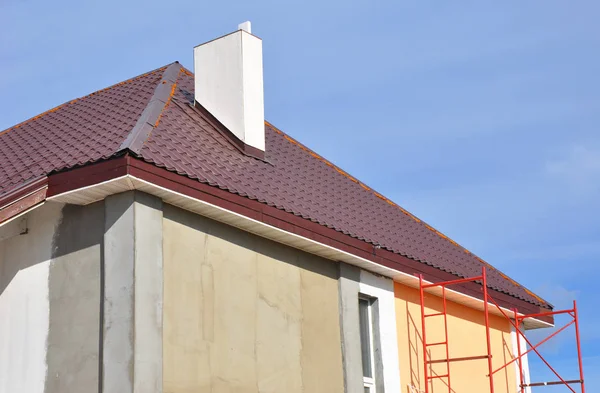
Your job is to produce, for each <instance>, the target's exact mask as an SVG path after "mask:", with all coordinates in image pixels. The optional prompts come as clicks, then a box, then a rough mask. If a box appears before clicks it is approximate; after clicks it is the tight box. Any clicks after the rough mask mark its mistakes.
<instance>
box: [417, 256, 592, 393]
mask: <svg viewBox="0 0 600 393" xmlns="http://www.w3.org/2000/svg"><path fill="white" fill-rule="evenodd" d="M418 277H419V294H420V300H421V329H422V331H421V333H422V340H423V343H422V344H423V365H424V367H423V372H424V377H425V393H430V392H432V389H431V387H430V385H432V383H433V380H435V379H444V378H445V379H446V385H447V386H448V393H452V392H453V390H452V385H451V377H450V376H451V373H450V363H452V362H458V361H470V360H484V359H487V363H488V374H487V375H486V376H487V377H488V380H489V384H490V393H494V374H496V373H497V372H499V371H501V370H504V369H505V368H506V367H508V366H509V365H511V364H513V363H515V362H516V363H517V369H518V378H519V393H525V391H526V388H531V387H541V386H553V385H564V386H566V387H567V388H568V389H569V390H570V391H571V392H572V393H577V392H576V391H575V390H574V389H573V388H572V387H571V385H574V384H580V385H581V393H585V383H584V378H583V362H582V356H581V340H580V334H579V316H578V313H577V302H576V301H573V308H572V309H568V310H558V311H548V312H540V313H535V314H523V315H519V312H518V310H517V309H516V308H513V309H512V318H511V316H510V315H509V314H508V313H506V312H505V311H504V310H503V309H502V307H500V305H499V304H498V303H497V302H496V301H495V300H494V298H493V297H492V296H490V294H489V291H488V286H487V274H486V268H485V266H484V267H482V270H481V275H480V276H477V277H468V278H462V279H457V280H451V281H442V282H437V283H427V284H426V283H425V281H424V279H423V275H422V274H418ZM468 282H475V283H478V284H480V285H481V287H482V288H481V290H482V292H483V313H484V322H485V334H486V343H487V354H485V355H480V356H468V357H460V358H450V350H449V343H450V340H449V337H448V309H447V300H446V287H448V286H450V285H456V284H463V283H468ZM431 288H441V298H442V311H441V312H437V313H433V314H426V313H425V293H426V290H427V289H431ZM490 303H491V304H492V305H494V306H495V307H496V308H497V309H498V311H500V313H501V314H502V315H503V316H504V317H505V318H506V319H507V320H508V321H509V322H510V324H511V325H512V327H513V328H514V329H515V332H516V335H517V340H516V341H517V356H516V357H514V356H513V359H511V360H510V361H508V362H506V363H504V364H503V365H502V366H501V367H499V368H497V369H495V370H494V368H493V364H492V351H491V335H490V319H489V311H490V310H489V308H490ZM564 314H567V315H569V316H570V317H571V318H572V320H571V321H570V322H569V323H567V324H566V325H564V326H563V327H561V328H560V329H558V330H557V331H555V332H553V333H552V334H550V335H549V336H548V337H546V338H544V339H543V340H541V341H540V342H539V343H537V344H535V345H534V344H532V343H531V341H530V340H529V339H528V338H527V337H526V336H525V333H524V330H523V328H522V327H523V326H524V323H525V320H526V319H528V318H542V317H549V316H555V315H564ZM438 316H443V318H444V337H445V340H444V341H441V342H436V343H428V342H427V339H426V337H427V334H426V331H427V329H426V320H427V318H431V317H438ZM572 325H574V326H575V341H576V344H577V360H578V367H579V379H573V380H565V379H564V378H562V377H561V376H560V374H559V373H558V372H557V371H556V370H555V369H554V368H553V367H552V366H551V365H550V363H549V362H548V361H547V360H546V359H545V358H544V357H543V356H542V355H541V354H540V352H539V351H538V348H539V347H540V346H541V345H543V344H544V343H546V342H548V341H549V340H550V339H552V338H553V337H555V336H557V335H558V334H560V333H561V332H563V331H565V330H566V329H567V328H568V327H570V326H572ZM521 338H523V340H524V341H525V342H526V344H527V345H529V349H527V350H526V351H525V352H522V351H521V350H522V348H521ZM442 345H443V346H445V349H446V351H445V352H446V358H445V359H435V360H432V359H430V358H429V357H430V356H429V354H428V348H429V347H433V346H442ZM530 352H535V353H536V354H537V355H538V357H539V358H540V359H541V360H542V361H543V362H544V364H545V365H546V366H547V367H548V368H549V369H550V370H551V371H552V372H553V374H554V375H556V377H557V378H558V379H559V380H558V381H549V382H534V383H531V382H526V381H525V375H524V370H523V361H522V359H523V357H524V356H525V355H527V354H528V353H530ZM437 363H446V374H443V375H437V374H436V375H429V374H430V373H429V368H430V367H431V365H432V364H437ZM432 374H433V373H432Z"/></svg>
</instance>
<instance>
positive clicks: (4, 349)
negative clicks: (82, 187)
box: [0, 202, 104, 393]
mask: <svg viewBox="0 0 600 393" xmlns="http://www.w3.org/2000/svg"><path fill="white" fill-rule="evenodd" d="M103 217H104V213H103V206H102V202H100V203H97V204H93V205H90V206H85V207H81V206H64V205H63V204H57V203H52V202H48V203H46V204H44V205H43V206H41V207H39V208H37V209H35V210H33V211H32V212H30V213H29V214H27V215H25V216H24V217H23V218H22V219H23V220H24V226H23V227H24V228H27V233H24V234H19V233H20V232H19V231H17V232H15V231H12V228H11V227H12V226H14V225H11V224H12V223H9V224H8V225H7V226H3V227H0V235H2V236H0V238H2V239H3V240H1V241H0V393H15V392H26V393H30V392H46V393H53V392H78V393H79V392H84V393H85V392H94V393H95V392H98V375H99V362H98V358H99V351H100V337H99V326H100V269H101V244H102V231H103ZM19 220H21V219H19ZM5 232H6V233H5ZM9 232H10V233H9ZM4 235H6V236H4Z"/></svg>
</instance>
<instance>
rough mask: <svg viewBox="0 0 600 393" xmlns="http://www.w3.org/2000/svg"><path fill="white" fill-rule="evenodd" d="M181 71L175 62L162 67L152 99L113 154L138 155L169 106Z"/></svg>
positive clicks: (179, 65)
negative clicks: (128, 151) (125, 151)
mask: <svg viewBox="0 0 600 393" xmlns="http://www.w3.org/2000/svg"><path fill="white" fill-rule="evenodd" d="M183 71H184V68H183V67H182V66H181V64H179V62H177V61H176V62H174V63H171V64H169V65H168V66H165V67H164V72H163V74H162V76H161V78H160V80H159V82H158V84H157V85H156V88H155V90H154V93H153V94H152V97H150V99H149V100H148V104H147V105H146V107H145V108H144V110H143V111H142V114H141V115H140V117H139V118H138V119H137V122H136V123H135V125H134V126H133V128H132V129H131V131H129V134H127V137H126V138H125V139H124V140H123V143H121V145H120V146H119V149H118V150H117V151H116V152H115V153H118V152H120V151H123V150H130V151H131V152H132V153H134V154H136V155H138V154H139V153H140V151H141V150H142V147H143V146H144V143H145V142H146V140H147V139H148V137H149V136H150V134H151V133H152V130H154V128H156V127H157V126H158V123H159V122H160V118H161V116H162V114H163V112H164V110H165V109H166V108H167V107H168V106H169V103H170V102H171V98H172V97H173V94H174V93H175V88H176V87H177V79H178V78H179V75H180V74H181V73H182V72H183Z"/></svg>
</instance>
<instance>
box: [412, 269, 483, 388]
mask: <svg viewBox="0 0 600 393" xmlns="http://www.w3.org/2000/svg"><path fill="white" fill-rule="evenodd" d="M478 281H479V282H481V283H482V289H483V297H484V299H487V298H488V297H489V294H488V286H487V275H486V270H485V267H483V268H482V270H481V276H477V277H469V278H462V279H458V280H451V281H442V282H437V283H432V284H425V283H424V280H423V275H422V274H419V293H420V297H421V335H422V338H423V362H424V367H423V372H424V376H425V393H430V392H431V391H432V389H430V384H432V382H433V380H434V379H443V378H445V379H446V385H447V386H448V393H452V392H453V390H452V384H451V378H450V363H452V362H463V361H471V360H484V359H487V362H488V370H489V373H490V374H489V381H490V393H494V375H493V373H492V371H493V368H492V342H491V335H490V319H489V317H490V315H489V304H488V302H485V301H484V303H483V308H484V320H485V336H486V343H487V354H485V355H479V356H468V357H460V358H450V346H449V339H448V308H447V301H446V287H448V286H450V285H456V284H463V283H467V282H478ZM436 287H441V289H442V312H439V313H433V314H425V290H426V289H430V288H436ZM438 316H443V317H444V333H445V341H442V342H437V343H428V342H427V339H426V337H427V333H426V331H427V329H426V319H427V318H430V317H438ZM438 345H444V346H445V347H446V358H445V359H436V360H432V359H428V357H429V355H428V353H427V349H428V348H429V347H432V346H438ZM436 363H446V374H443V375H429V367H430V366H431V365H432V364H436Z"/></svg>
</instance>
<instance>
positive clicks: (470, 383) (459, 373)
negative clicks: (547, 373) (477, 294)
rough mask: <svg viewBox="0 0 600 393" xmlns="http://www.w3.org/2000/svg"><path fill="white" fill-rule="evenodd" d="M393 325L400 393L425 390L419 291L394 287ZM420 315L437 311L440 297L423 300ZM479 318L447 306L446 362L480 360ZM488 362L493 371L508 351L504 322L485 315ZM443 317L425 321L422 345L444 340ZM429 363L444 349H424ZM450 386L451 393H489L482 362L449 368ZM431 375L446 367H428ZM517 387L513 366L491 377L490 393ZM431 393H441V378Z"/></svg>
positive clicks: (509, 343) (509, 392)
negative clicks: (488, 332) (489, 345)
mask: <svg viewBox="0 0 600 393" xmlns="http://www.w3.org/2000/svg"><path fill="white" fill-rule="evenodd" d="M395 296H396V325H397V329H398V352H399V356H400V378H401V380H402V390H401V391H402V392H403V393H413V391H411V388H410V386H411V385H413V386H414V387H415V388H416V389H415V390H414V392H417V391H425V382H424V377H423V347H422V340H421V330H422V329H421V309H420V307H421V306H420V300H419V291H418V290H416V289H413V288H409V287H406V286H404V285H402V284H398V283H395ZM425 304H426V306H427V307H426V313H436V312H441V311H442V301H441V298H439V297H436V296H433V295H428V296H426V303H425ZM483 318H484V316H483V313H482V312H480V311H477V310H474V309H470V308H467V307H465V306H462V305H459V304H456V303H452V302H448V335H449V337H450V347H449V350H450V357H451V358H452V357H467V356H480V355H485V354H486V352H487V351H486V337H485V325H484V321H483ZM490 325H491V327H492V331H491V341H492V359H493V360H494V361H493V364H494V368H497V367H500V366H501V365H502V364H504V363H505V362H507V361H509V360H510V359H512V356H513V353H514V351H513V347H512V337H511V329H510V323H509V322H508V321H507V320H505V319H503V318H501V317H497V316H494V315H490ZM444 340H445V338H444V325H443V317H441V316H440V317H431V318H428V319H427V342H428V343H434V342H440V341H444ZM430 351H431V352H430V357H431V359H445V358H446V354H445V347H444V346H433V347H430ZM450 367H451V379H452V380H451V385H452V390H453V392H454V393H471V392H481V393H485V392H489V380H488V378H487V374H488V365H487V361H486V360H485V359H483V360H471V361H463V362H454V363H451V365H450ZM431 370H432V371H433V375H436V374H437V375H443V374H446V364H445V363H440V364H435V365H433V366H432V369H431ZM516 387H517V382H516V375H515V369H514V367H510V366H509V367H507V368H506V369H505V370H503V371H500V372H498V373H497V374H495V375H494V391H495V392H496V393H514V392H516ZM432 391H433V392H446V391H448V387H447V385H446V379H445V378H442V379H436V380H434V383H433V390H432Z"/></svg>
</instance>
